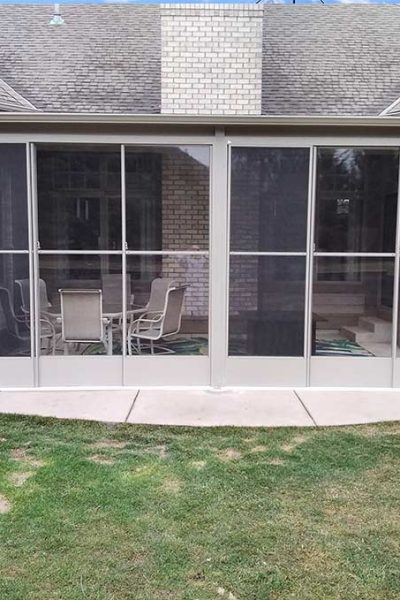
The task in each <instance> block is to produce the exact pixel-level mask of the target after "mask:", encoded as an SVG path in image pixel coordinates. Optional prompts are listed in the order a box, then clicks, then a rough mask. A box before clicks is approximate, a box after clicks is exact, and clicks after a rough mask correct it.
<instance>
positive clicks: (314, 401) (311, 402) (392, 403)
mask: <svg viewBox="0 0 400 600" xmlns="http://www.w3.org/2000/svg"><path fill="white" fill-rule="evenodd" d="M297 394H298V395H299V397H300V398H301V400H302V402H303V403H304V405H305V406H306V407H307V409H308V410H309V411H310V413H311V414H312V416H313V418H314V420H315V422H316V424H317V425H356V424H362V423H379V422H380V421H397V420H400V391H398V390H393V391H391V390H388V391H386V390H381V391H379V390H371V391H370V390H368V391H358V390H351V391H347V390H346V391H340V390H335V391H331V390H329V391H323V390H322V391H321V390H297Z"/></svg>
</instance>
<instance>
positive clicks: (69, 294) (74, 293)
mask: <svg viewBox="0 0 400 600" xmlns="http://www.w3.org/2000/svg"><path fill="white" fill-rule="evenodd" d="M59 293H60V303H61V339H62V341H63V344H64V352H65V353H66V354H68V345H69V344H75V345H77V347H79V345H80V344H82V343H85V344H93V343H96V342H101V343H102V344H103V345H104V348H105V350H106V352H107V354H109V355H110V354H112V327H111V321H110V319H108V318H105V317H103V313H102V306H103V298H102V291H101V290H82V289H80V290H71V289H61V290H59Z"/></svg>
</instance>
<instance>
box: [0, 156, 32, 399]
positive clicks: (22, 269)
mask: <svg viewBox="0 0 400 600" xmlns="http://www.w3.org/2000/svg"><path fill="white" fill-rule="evenodd" d="M28 181H29V179H28V171H27V149H26V145H25V144H0V387H8V386H31V385H33V384H34V370H33V335H32V331H33V320H32V311H31V299H32V283H33V279H31V278H30V268H29V266H30V254H29V241H30V227H29V224H30V219H29V210H28V206H29V205H28V192H29V185H28ZM22 287H23V288H24V289H25V290H26V302H25V303H24V302H23V299H22V296H21V289H22Z"/></svg>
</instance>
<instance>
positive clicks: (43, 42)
mask: <svg viewBox="0 0 400 600" xmlns="http://www.w3.org/2000/svg"><path fill="white" fill-rule="evenodd" d="M52 14H53V7H52V6H43V5H40V6H39V5H5V4H3V5H0V77H1V78H3V79H4V80H5V81H6V82H7V83H8V84H9V85H10V86H12V87H13V88H14V89H15V90H17V91H18V92H19V93H20V94H21V95H22V96H23V97H24V98H26V99H27V100H29V101H30V102H31V103H32V104H34V105H35V106H36V108H37V109H39V110H44V111H55V112H58V111H62V112H110V113H114V112H127V113H158V112H160V103H161V91H160V78H161V75H160V63H161V47H160V46H161V35H160V7H159V6H155V5H154V6H153V5H148V6H137V5H133V6H132V5H130V6H121V5H106V6H101V5H88V4H86V5H84V4H80V5H63V6H62V16H63V18H64V20H65V23H64V25H61V26H51V25H49V21H50V19H51V17H52Z"/></svg>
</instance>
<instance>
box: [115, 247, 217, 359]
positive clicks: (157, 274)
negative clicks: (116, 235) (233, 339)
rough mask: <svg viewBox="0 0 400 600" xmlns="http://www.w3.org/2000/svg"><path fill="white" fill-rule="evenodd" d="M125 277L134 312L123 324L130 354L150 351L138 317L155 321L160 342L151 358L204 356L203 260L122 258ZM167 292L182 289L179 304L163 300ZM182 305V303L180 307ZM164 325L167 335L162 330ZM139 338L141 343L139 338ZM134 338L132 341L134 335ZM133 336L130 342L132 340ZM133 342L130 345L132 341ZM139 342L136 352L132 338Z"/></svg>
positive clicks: (205, 272)
mask: <svg viewBox="0 0 400 600" xmlns="http://www.w3.org/2000/svg"><path fill="white" fill-rule="evenodd" d="M127 273H128V276H129V278H130V281H131V296H132V298H133V302H134V307H133V310H132V313H131V315H129V320H130V322H131V323H133V325H132V326H131V332H132V334H133V335H132V340H131V342H132V343H131V345H130V347H129V352H130V354H136V353H138V352H139V351H140V352H141V353H146V352H147V353H148V352H150V351H151V348H150V344H149V337H147V338H146V335H147V334H148V332H147V333H146V332H145V331H144V330H145V328H146V323H143V326H142V325H141V324H140V323H137V325H135V324H134V323H135V321H137V320H138V319H140V317H143V318H146V317H145V316H144V313H146V314H148V316H149V318H150V319H152V318H157V319H159V321H158V323H157V324H156V325H155V326H154V327H152V328H153V329H156V328H158V329H159V330H160V331H159V334H157V336H158V335H159V336H160V338H159V339H158V340H156V341H155V344H154V346H155V348H154V352H155V353H156V354H175V355H176V354H178V355H188V354H196V355H201V354H207V352H208V257H207V256H203V255H201V256H199V255H197V256H196V255H181V256H179V255H163V256H128V257H127ZM170 288H184V289H183V292H182V298H179V296H178V295H176V297H172V296H171V297H169V295H168V290H169V289H170ZM181 301H182V302H181ZM168 321H170V322H173V323H175V324H176V327H173V328H172V331H173V332H174V333H173V334H170V333H167V334H166V335H164V334H165V333H166V329H162V328H163V327H164V326H165V325H166V323H167V322H168ZM140 333H143V337H141V336H140V335H139V334H140ZM136 334H137V335H136ZM135 335H136V337H135ZM134 337H135V339H133V338H134ZM138 337H139V343H140V348H138V344H137V338H138Z"/></svg>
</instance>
